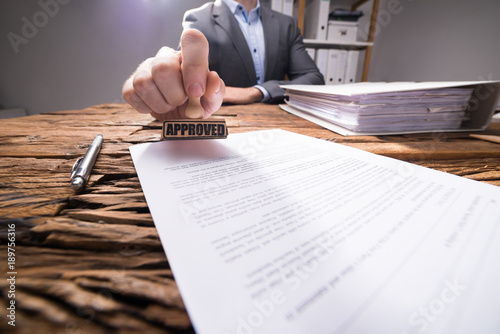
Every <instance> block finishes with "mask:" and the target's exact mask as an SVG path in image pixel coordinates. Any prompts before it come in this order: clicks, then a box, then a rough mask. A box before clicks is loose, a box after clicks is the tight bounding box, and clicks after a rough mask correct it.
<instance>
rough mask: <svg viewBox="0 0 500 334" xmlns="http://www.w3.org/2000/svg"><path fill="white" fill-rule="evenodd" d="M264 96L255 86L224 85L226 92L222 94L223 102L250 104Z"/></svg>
mask: <svg viewBox="0 0 500 334" xmlns="http://www.w3.org/2000/svg"><path fill="white" fill-rule="evenodd" d="M263 98H264V95H263V94H262V92H261V91H260V89H258V88H255V87H246V88H240V87H226V94H225V95H224V102H225V103H232V104H250V103H254V102H259V101H261V100H262V99H263Z"/></svg>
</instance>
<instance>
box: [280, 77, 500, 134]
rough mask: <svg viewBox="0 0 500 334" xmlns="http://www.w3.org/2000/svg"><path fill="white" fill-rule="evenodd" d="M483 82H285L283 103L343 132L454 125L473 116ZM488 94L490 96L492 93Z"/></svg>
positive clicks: (450, 128)
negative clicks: (286, 96) (309, 83)
mask: <svg viewBox="0 0 500 334" xmlns="http://www.w3.org/2000/svg"><path fill="white" fill-rule="evenodd" d="M490 83H491V84H492V85H493V86H491V87H490V86H488V87H490V88H491V90H490V91H491V93H490V94H489V95H491V97H492V98H493V99H495V98H497V97H498V82H494V83H493V82H490ZM478 85H479V83H478V82H391V83H373V82H371V83H355V84H346V85H338V86H314V85H285V86H282V87H283V88H285V89H286V92H287V95H288V96H289V99H288V101H287V104H288V106H287V107H284V108H283V109H285V110H287V111H289V112H291V113H294V114H297V115H299V116H302V117H304V118H307V119H310V120H311V121H313V122H316V123H319V124H321V125H324V124H328V123H330V124H332V125H333V127H331V128H330V127H329V126H325V127H327V128H330V129H331V130H333V131H336V132H339V133H341V134H394V133H410V132H427V131H454V130H458V129H460V128H461V127H462V125H463V124H464V121H467V120H469V118H470V116H471V115H470V112H471V111H472V110H470V108H468V107H469V106H470V105H472V106H476V105H477V103H476V102H478V99H476V98H474V91H475V89H476V88H477V87H478ZM488 99H490V100H491V98H490V96H488ZM484 100H486V99H484V98H483V101H479V102H484ZM488 109H489V110H487V111H485V110H482V109H481V110H475V111H476V112H479V113H484V112H487V113H490V114H491V112H492V111H493V110H494V107H493V108H491V107H489V108H488ZM489 118H491V115H490V117H489ZM315 120H318V121H315ZM483 123H484V122H483ZM482 125H483V126H484V125H485V124H482ZM486 125H487V124H486ZM467 129H468V130H471V129H470V128H467Z"/></svg>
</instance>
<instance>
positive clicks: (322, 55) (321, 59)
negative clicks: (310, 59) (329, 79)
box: [316, 49, 328, 80]
mask: <svg viewBox="0 0 500 334" xmlns="http://www.w3.org/2000/svg"><path fill="white" fill-rule="evenodd" d="M327 65H328V49H317V50H316V66H318V69H319V71H320V73H321V74H323V76H324V77H325V80H326V70H327Z"/></svg>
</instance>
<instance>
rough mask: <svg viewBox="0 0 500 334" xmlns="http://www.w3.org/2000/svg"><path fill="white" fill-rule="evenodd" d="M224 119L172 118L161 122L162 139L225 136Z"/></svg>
mask: <svg viewBox="0 0 500 334" xmlns="http://www.w3.org/2000/svg"><path fill="white" fill-rule="evenodd" d="M227 134H228V131H227V125H226V120H225V119H223V118H222V119H217V118H209V119H173V120H168V121H164V122H163V130H162V139H163V140H184V139H223V138H227Z"/></svg>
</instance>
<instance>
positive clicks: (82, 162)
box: [70, 135, 103, 191]
mask: <svg viewBox="0 0 500 334" xmlns="http://www.w3.org/2000/svg"><path fill="white" fill-rule="evenodd" d="M102 142H103V137H102V135H97V136H96V137H95V138H94V140H93V141H92V144H90V146H89V149H88V150H87V153H85V155H84V156H83V158H80V159H78V160H76V162H75V164H74V165H73V168H72V169H71V176H70V179H71V187H72V188H73V189H74V190H77V191H78V190H82V189H83V188H85V185H86V184H87V182H88V180H89V177H90V172H92V167H94V163H95V161H96V159H97V156H98V155H99V151H100V150H101V146H102Z"/></svg>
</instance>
